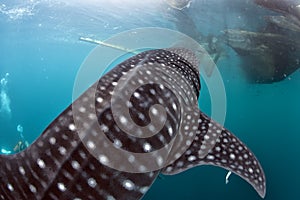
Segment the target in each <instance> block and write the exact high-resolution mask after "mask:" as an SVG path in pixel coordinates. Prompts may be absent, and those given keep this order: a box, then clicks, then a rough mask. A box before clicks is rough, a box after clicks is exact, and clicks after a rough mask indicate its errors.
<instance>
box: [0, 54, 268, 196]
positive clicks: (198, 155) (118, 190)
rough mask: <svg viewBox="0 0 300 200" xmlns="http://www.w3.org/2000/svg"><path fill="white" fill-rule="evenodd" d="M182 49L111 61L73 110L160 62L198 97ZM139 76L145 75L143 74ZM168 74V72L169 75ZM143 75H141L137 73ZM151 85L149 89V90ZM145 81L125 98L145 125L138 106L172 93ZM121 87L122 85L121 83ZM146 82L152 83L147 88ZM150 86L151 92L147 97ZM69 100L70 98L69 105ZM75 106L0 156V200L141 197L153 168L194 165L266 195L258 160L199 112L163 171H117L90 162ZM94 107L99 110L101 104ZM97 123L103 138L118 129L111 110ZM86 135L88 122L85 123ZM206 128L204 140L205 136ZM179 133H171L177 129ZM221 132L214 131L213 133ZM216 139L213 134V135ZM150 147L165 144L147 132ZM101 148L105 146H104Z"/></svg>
mask: <svg viewBox="0 0 300 200" xmlns="http://www.w3.org/2000/svg"><path fill="white" fill-rule="evenodd" d="M184 52H188V51H184V50H181V49H158V50H149V51H145V52H143V53H140V54H138V55H136V56H134V57H132V58H130V59H128V60H126V61H124V62H123V63H121V64H119V65H118V66H116V67H115V68H114V69H112V70H111V71H110V72H108V73H107V74H106V75H104V76H103V77H102V78H101V79H99V81H98V82H97V83H95V86H96V88H97V90H96V95H94V96H93V95H92V96H91V95H90V88H89V89H88V90H87V91H86V92H84V93H83V94H82V95H81V96H80V97H79V98H78V99H77V100H76V101H75V102H79V103H81V102H82V103H83V106H82V107H81V108H80V112H85V108H87V107H85V106H89V105H84V102H86V100H87V99H88V98H97V96H98V97H99V95H100V96H101V99H100V100H99V99H97V100H94V101H93V102H95V106H96V109H98V108H97V106H101V103H105V102H108V101H110V100H111V95H110V94H111V91H112V90H113V89H114V87H115V84H113V83H115V82H116V81H118V80H119V79H120V77H121V76H122V75H123V74H124V73H126V72H128V71H129V70H130V69H133V68H135V67H137V66H140V65H139V64H140V63H141V62H143V63H153V62H155V63H157V64H158V65H161V66H169V67H171V68H173V69H175V70H176V71H177V72H179V73H180V74H181V78H182V79H186V80H187V82H188V83H190V85H191V87H189V88H185V89H186V90H188V91H187V92H186V94H184V95H186V97H189V96H188V94H190V93H194V94H196V96H197V97H198V95H199V91H200V80H199V72H198V70H197V66H195V65H196V62H194V61H195V60H194V57H193V55H190V53H189V52H188V53H184ZM144 76H145V75H144ZM170 76H172V74H170ZM138 78H142V77H138ZM152 86H153V87H152ZM152 86H151V85H149V84H148V85H146V86H145V87H144V88H142V89H141V90H142V91H143V93H142V92H141V91H140V95H141V96H138V97H139V98H137V99H134V98H133V99H131V100H132V107H131V108H132V109H131V114H132V115H131V117H132V118H133V120H135V122H136V123H137V124H140V125H141V126H142V125H145V124H147V123H149V117H148V116H147V115H145V117H139V116H140V115H137V113H139V112H140V111H143V109H146V110H148V109H149V108H150V106H151V104H153V103H155V102H156V101H157V100H159V99H160V100H162V101H163V102H173V103H175V104H176V100H175V99H173V98H174V96H172V95H171V96H169V95H167V94H169V93H166V91H164V90H161V88H159V87H154V85H152ZM125 87H126V85H125ZM151 87H152V88H151ZM153 91H154V92H155V93H156V95H150V93H151V92H152V93H153ZM73 104H74V103H73ZM166 107H167V108H168V109H169V115H173V117H171V118H172V119H171V120H169V121H166V125H165V126H166V127H164V128H162V129H161V132H160V134H161V136H162V137H163V138H162V140H161V141H170V138H168V134H167V131H166V130H167V129H169V128H170V127H173V126H176V123H178V119H176V117H174V116H176V110H175V109H174V108H172V106H171V104H168V103H166ZM72 109H74V107H72V105H71V106H69V107H68V108H67V109H66V110H65V111H64V112H62V113H61V114H60V115H59V116H58V117H57V118H56V119H55V120H54V121H53V122H52V123H51V124H50V125H49V126H48V127H47V128H46V130H45V131H44V132H43V133H42V135H41V136H40V137H39V138H38V139H37V140H36V141H35V142H34V143H33V144H32V145H31V146H30V147H28V148H27V149H26V150H24V151H23V152H20V153H19V154H15V155H9V156H7V155H5V156H4V155H1V156H0V163H1V164H0V199H2V200H15V199H18V200H22V199H24V200H25V199H39V200H40V199H43V200H48V199H64V200H68V199H70V200H71V199H73V200H75V199H76V200H79V199H82V200H86V199H95V200H101V199H107V200H113V199H117V200H119V199H120V200H122V199H126V200H130V199H132V200H136V199H141V198H142V197H143V195H144V194H145V193H146V192H147V190H148V189H149V187H150V186H151V184H152V183H153V182H154V180H155V179H156V177H157V175H158V174H159V172H162V173H164V174H175V173H179V172H181V171H184V170H186V169H188V168H191V167H194V166H198V165H215V166H219V167H223V168H225V169H228V170H231V171H232V172H234V173H236V174H237V175H239V176H240V177H242V178H243V179H245V180H246V181H247V182H249V183H250V184H251V185H252V186H253V187H254V189H255V190H256V191H257V192H258V193H259V195H260V196H261V197H264V196H265V184H266V183H265V175H264V172H263V169H262V168H261V166H260V164H259V162H258V160H257V159H256V158H255V156H254V155H253V153H252V152H251V151H250V150H249V149H248V148H247V147H246V146H245V145H244V144H243V143H242V142H241V141H240V140H239V139H238V138H236V137H235V136H234V135H232V134H231V133H230V132H229V131H227V130H226V129H224V128H223V127H221V126H220V125H218V124H217V123H216V122H214V121H213V120H211V119H210V118H209V117H207V116H206V115H205V114H204V113H202V112H201V114H200V117H199V119H197V120H198V128H197V127H196V128H197V129H196V130H194V129H193V130H189V131H195V132H196V137H195V139H194V141H193V142H191V145H190V146H189V148H188V149H187V150H186V152H185V153H184V154H182V155H181V156H180V157H179V158H178V159H177V160H175V161H174V162H173V163H170V164H169V165H168V166H166V167H165V168H163V169H162V170H156V171H152V172H146V173H129V172H123V171H118V170H116V169H113V168H110V167H108V166H105V165H103V164H101V163H100V162H99V160H98V159H96V158H95V157H94V156H93V155H92V154H91V153H90V151H88V150H87V147H86V146H85V145H84V144H83V142H82V141H81V140H80V137H79V136H78V131H77V127H76V126H75V122H74V118H73V113H74V110H72ZM100 110H101V109H100ZM97 120H98V121H99V123H102V124H106V125H107V127H108V129H109V131H108V133H109V134H108V135H107V137H108V138H110V137H111V138H110V139H112V140H113V138H114V137H117V136H118V134H119V133H120V135H121V136H120V140H121V139H123V138H122V132H120V130H117V129H115V122H114V120H113V119H111V110H110V107H109V106H108V107H105V109H104V110H102V111H101V112H100V113H97ZM88 128H89V130H90V131H91V132H92V131H93V130H94V127H93V125H90V127H88ZM208 132H210V137H209V136H208V135H207V134H206V133H208ZM176 134H178V133H176ZM219 134H220V135H219ZM218 136H219V137H218ZM214 138H215V139H216V140H215V143H214V147H213V148H212V149H210V150H209V151H208V154H207V155H205V154H203V152H204V151H205V148H206V146H208V145H206V144H208V143H213V141H214V140H213V139H214ZM144 142H145V141H144V140H139V141H136V140H134V139H132V140H131V139H129V140H126V139H124V140H122V148H124V149H127V150H130V151H133V152H143V148H142V147H143V146H144V144H145V143H144ZM149 142H150V143H151V144H152V146H155V145H156V146H157V148H160V146H161V145H164V143H163V142H161V143H159V141H158V140H157V138H155V137H150V138H149ZM103 148H105V147H103Z"/></svg>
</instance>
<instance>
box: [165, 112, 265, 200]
mask: <svg viewBox="0 0 300 200" xmlns="http://www.w3.org/2000/svg"><path fill="white" fill-rule="evenodd" d="M198 122H199V128H198V130H197V135H196V137H195V139H194V141H193V142H192V144H191V146H190V147H189V148H188V149H187V150H186V152H185V153H184V154H183V155H182V156H181V157H180V158H178V159H177V160H176V161H175V162H173V163H172V164H170V165H168V166H166V167H165V168H164V169H163V170H162V173H163V174H167V175H168V174H169V175H172V174H177V173H180V172H182V171H185V170H187V169H189V168H192V167H195V166H199V165H214V166H218V167H222V168H224V169H227V170H230V171H232V172H233V173H235V174H237V175H238V176H240V177H241V178H243V179H244V180H246V181H247V182H248V183H249V184H251V185H252V186H253V187H254V189H255V190H256V191H257V192H258V194H259V195H260V196H261V197H262V198H264V196H265V193H266V179H265V174H264V171H263V169H262V167H261V165H260V163H259V161H258V160H257V158H256V157H255V156H254V154H253V153H252V152H251V150H250V149H249V148H248V147H246V145H244V144H243V143H242V142H241V141H240V140H239V139H238V138H237V137H235V136H234V135H233V134H232V133H230V132H229V131H228V130H226V129H224V128H223V127H221V125H219V124H218V123H216V122H214V121H213V120H212V119H210V118H209V117H208V116H206V115H205V114H204V113H202V112H201V114H200V118H199V120H198Z"/></svg>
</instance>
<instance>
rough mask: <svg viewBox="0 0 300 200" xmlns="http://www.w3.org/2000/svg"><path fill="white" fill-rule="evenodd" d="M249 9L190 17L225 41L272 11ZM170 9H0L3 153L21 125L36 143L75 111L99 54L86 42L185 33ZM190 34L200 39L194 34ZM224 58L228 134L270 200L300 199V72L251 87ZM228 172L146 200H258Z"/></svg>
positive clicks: (167, 182)
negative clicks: (242, 147)
mask: <svg viewBox="0 0 300 200" xmlns="http://www.w3.org/2000/svg"><path fill="white" fill-rule="evenodd" d="M247 6H248V4H247V5H246V7H245V5H244V4H242V3H241V2H239V1H238V0H236V1H234V0H230V1H225V0H223V1H209V2H208V1H205V0H199V1H194V3H193V4H191V7H190V8H189V9H190V10H189V14H190V16H192V19H193V21H194V22H195V24H196V26H197V30H198V31H200V32H201V33H203V34H209V33H212V34H216V35H218V34H220V31H221V30H223V29H224V28H225V27H226V28H241V29H249V30H252V29H255V28H256V27H257V26H259V24H260V23H261V22H260V21H259V20H254V19H253V18H254V17H257V16H260V15H263V14H264V13H267V11H265V10H263V9H261V8H256V7H254V6H251V5H249V6H248V7H247ZM168 9H170V8H169V7H168V5H167V4H166V3H165V2H164V1H158V0H153V1H149V0H146V1H137V0H136V1H130V3H128V4H126V5H124V4H122V3H121V2H120V1H111V2H107V1H102V0H99V1H96V0H89V1H79V0H70V1H67V0H65V1H63V0H61V1H59V0H53V1H50V0H49V1H46V0H45V1H35V0H24V1H21V0H13V1H12V0H3V1H1V2H0V27H1V28H0V45H1V46H0V48H1V53H0V79H2V78H5V81H7V82H6V84H5V87H2V88H1V89H2V91H3V93H1V98H2V101H1V105H3V107H1V108H2V109H1V113H0V147H1V148H3V149H6V150H8V151H12V150H13V148H14V146H15V144H16V143H17V142H18V141H19V140H20V139H21V136H20V132H18V130H17V126H18V125H21V126H22V127H23V135H24V138H25V139H26V140H27V141H28V142H29V143H32V142H33V141H34V140H35V139H36V138H37V137H38V136H39V135H40V134H41V132H42V131H43V130H44V129H45V128H46V127H47V125H48V124H49V123H50V122H51V121H52V120H53V119H54V118H55V117H56V116H57V115H59V113H61V112H62V111H63V110H64V109H65V108H66V107H67V106H68V105H69V104H70V103H71V102H72V92H73V86H74V81H75V78H76V74H77V72H78V70H79V69H80V66H81V64H82V63H83V61H84V60H85V58H86V57H87V56H88V55H89V53H90V52H91V51H92V50H93V49H94V48H95V47H96V45H94V44H90V43H86V42H83V41H79V37H81V36H84V37H92V38H97V39H99V40H105V39H107V38H109V37H111V36H113V35H114V34H117V33H120V32H122V31H125V30H129V29H132V28H141V27H149V26H151V27H162V28H169V29H173V30H177V29H178V26H177V27H176V26H175V25H174V21H176V19H173V18H172V16H170V15H169V14H166V13H167V10H168ZM240 10H241V11H240ZM258 18H259V17H258ZM225 19H226V21H225ZM183 30H186V34H193V33H192V32H191V30H189V29H188V27H184V29H183ZM181 31H182V30H181ZM162 42H163V41H162ZM226 51H227V54H228V55H227V56H226V57H225V58H223V59H221V60H220V61H219V62H218V63H217V66H218V69H219V70H220V72H221V75H222V78H223V81H224V85H225V89H226V96H227V102H226V104H227V112H226V121H225V127H227V128H228V129H229V130H231V131H232V132H233V133H234V134H235V135H237V136H238V137H239V138H240V139H241V140H242V141H243V142H244V143H246V144H247V146H248V147H250V148H251V149H252V151H253V152H254V153H255V155H256V156H257V157H258V159H259V160H260V162H261V164H262V166H263V168H264V170H265V174H266V178H267V194H266V199H270V200H281V199H289V200H293V199H300V191H299V185H300V172H299V169H300V157H299V154H300V149H299V143H300V123H299V119H300V105H299V102H300V95H299V91H300V73H299V70H298V71H296V72H295V73H294V74H292V75H291V76H289V77H288V78H286V79H285V80H283V81H281V82H278V83H272V84H250V83H248V82H247V81H246V78H245V76H244V73H243V71H242V70H241V68H240V67H239V66H240V65H241V62H240V58H239V56H238V55H237V54H236V53H235V52H233V51H232V50H231V49H230V48H228V47H226ZM6 74H8V75H7V76H6ZM202 83H203V87H202V90H201V95H200V98H199V103H200V107H201V110H203V111H204V112H206V113H208V114H210V112H211V110H210V108H211V106H212V105H211V100H210V97H209V93H208V90H207V87H206V86H205V83H204V82H203V79H202ZM0 92H1V91H0ZM4 94H5V95H4ZM3 99H5V104H4V103H3V102H4V100H3ZM8 107H9V109H5V108H8ZM226 173H227V171H226V170H223V169H220V168H216V167H211V166H199V167H197V168H193V169H191V170H188V171H186V172H184V173H181V174H178V175H175V176H162V177H161V178H159V179H157V180H156V181H155V183H154V184H153V186H152V187H151V189H150V191H149V192H148V193H147V194H146V196H145V197H144V198H143V199H146V200H150V199H151V200H152V199H174V200H177V199H191V200H192V199H222V200H224V199H242V198H243V199H251V200H253V199H260V197H259V196H258V195H257V194H256V192H255V191H254V190H253V189H252V187H251V186H250V185H249V184H247V183H246V182H245V181H244V180H242V179H240V178H239V177H237V176H235V175H232V176H231V177H230V182H229V184H225V175H226Z"/></svg>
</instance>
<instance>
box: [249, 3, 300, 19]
mask: <svg viewBox="0 0 300 200" xmlns="http://www.w3.org/2000/svg"><path fill="white" fill-rule="evenodd" d="M254 2H255V3H256V4H258V5H261V6H263V7H265V8H268V9H270V10H273V11H277V12H280V13H283V14H287V15H292V16H294V17H296V18H298V20H300V1H299V0H255V1H254Z"/></svg>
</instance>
